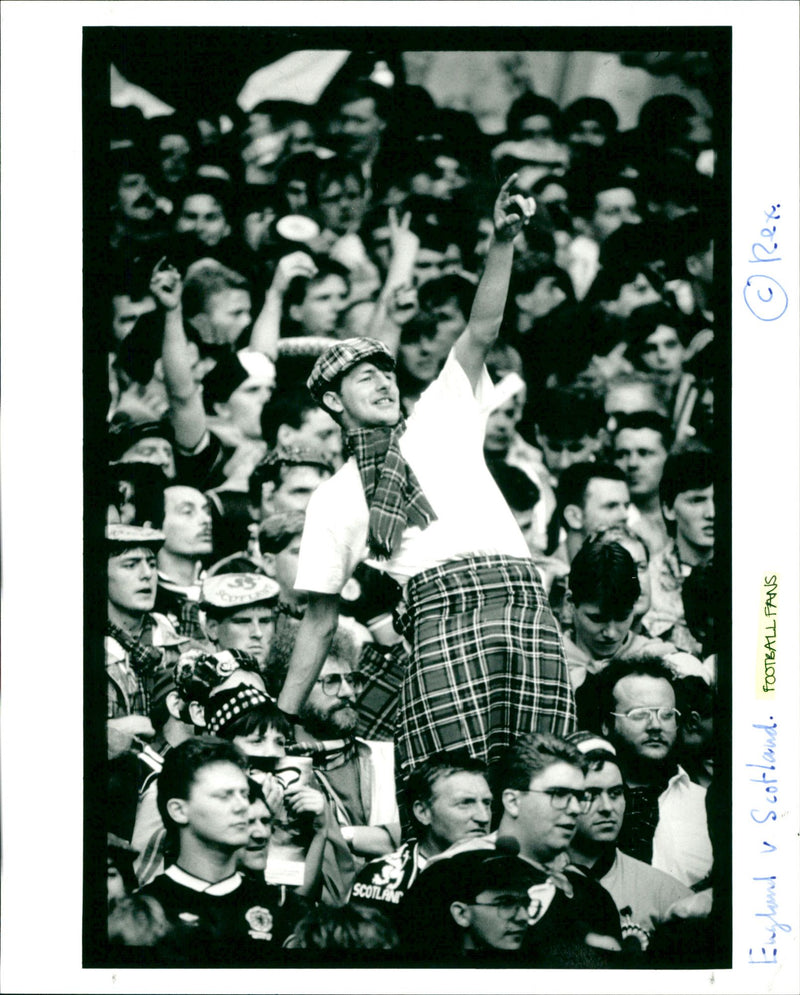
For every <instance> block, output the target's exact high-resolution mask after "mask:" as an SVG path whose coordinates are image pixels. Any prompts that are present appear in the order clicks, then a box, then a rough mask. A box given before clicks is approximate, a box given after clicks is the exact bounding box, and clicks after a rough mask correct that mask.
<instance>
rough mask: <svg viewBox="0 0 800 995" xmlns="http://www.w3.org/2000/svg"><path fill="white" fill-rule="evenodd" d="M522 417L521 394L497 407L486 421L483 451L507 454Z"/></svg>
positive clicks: (497, 454)
mask: <svg viewBox="0 0 800 995" xmlns="http://www.w3.org/2000/svg"><path fill="white" fill-rule="evenodd" d="M521 417H522V398H521V397H520V396H519V394H515V395H514V397H512V398H509V400H508V401H506V403H505V404H503V405H502V406H501V407H499V408H495V410H494V411H492V412H491V414H490V415H489V418H488V419H487V421H486V434H485V436H484V438H483V451H484V452H485V453H490V454H491V455H492V456H505V455H506V453H508V450H509V449H510V448H511V443H512V441H513V439H514V434H515V433H516V431H517V425H518V423H519V420H520V418H521Z"/></svg>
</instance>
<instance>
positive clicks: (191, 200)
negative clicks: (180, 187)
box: [175, 193, 231, 248]
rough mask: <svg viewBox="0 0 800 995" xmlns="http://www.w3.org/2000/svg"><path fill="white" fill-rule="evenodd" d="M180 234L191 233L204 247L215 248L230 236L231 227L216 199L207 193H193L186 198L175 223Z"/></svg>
mask: <svg viewBox="0 0 800 995" xmlns="http://www.w3.org/2000/svg"><path fill="white" fill-rule="evenodd" d="M175 231H176V232H177V233H178V234H179V235H182V234H185V233H187V232H191V233H192V234H193V235H194V236H195V237H196V238H197V240H198V242H201V243H202V244H203V245H207V246H208V247H209V248H213V247H214V246H215V245H219V243H220V242H221V241H222V240H223V238H225V236H226V235H230V231H231V226H230V225H229V224H228V220H227V218H226V217H225V212H224V211H223V210H222V204H220V202H219V201H218V200H217V198H216V197H212V196H211V194H207V193H193V194H190V195H189V196H188V197H186V198H185V199H184V201H183V205H182V207H181V213H180V214H179V215H178V217H177V220H176V221H175Z"/></svg>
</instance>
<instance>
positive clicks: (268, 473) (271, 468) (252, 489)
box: [247, 448, 333, 508]
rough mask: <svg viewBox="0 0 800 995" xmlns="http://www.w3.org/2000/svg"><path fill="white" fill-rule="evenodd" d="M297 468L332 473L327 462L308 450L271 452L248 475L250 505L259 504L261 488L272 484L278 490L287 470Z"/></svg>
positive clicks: (293, 449) (256, 505)
mask: <svg viewBox="0 0 800 995" xmlns="http://www.w3.org/2000/svg"><path fill="white" fill-rule="evenodd" d="M298 466H312V467H315V468H316V469H317V470H319V472H320V473H326V472H327V473H329V474H330V473H333V467H332V466H331V465H330V464H329V463H328V461H327V460H326V459H324V457H322V456H321V455H320V454H319V453H316V452H312V451H311V450H310V449H296V448H292V449H285V450H281V449H278V450H273V451H272V452H271V453H268V454H267V456H266V457H265V458H264V459H263V460H261V462H260V463H259V464H258V465H257V466H256V468H255V470H253V472H252V473H251V474H250V478H249V480H248V482H247V495H248V498H249V500H250V504H251V505H252V506H253V507H256V508H257V507H258V506H259V505H260V504H261V488H262V487H263V486H264V484H274V485H275V487H276V489H277V488H279V487H280V486H281V484H282V483H283V481H284V480H285V477H286V472H287V470H292V469H294V468H295V467H298Z"/></svg>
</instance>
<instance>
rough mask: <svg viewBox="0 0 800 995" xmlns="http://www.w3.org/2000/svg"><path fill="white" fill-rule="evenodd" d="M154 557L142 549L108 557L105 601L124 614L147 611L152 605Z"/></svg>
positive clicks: (127, 550) (153, 598)
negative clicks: (106, 596)
mask: <svg viewBox="0 0 800 995" xmlns="http://www.w3.org/2000/svg"><path fill="white" fill-rule="evenodd" d="M157 583H158V576H157V573H156V554H155V553H154V552H153V550H152V549H147V548H145V547H142V548H138V549H126V550H125V552H123V553H120V554H119V555H118V556H109V558H108V600H109V603H110V604H112V605H113V606H114V607H115V608H118V609H121V610H122V611H124V612H128V613H134V614H136V613H139V612H149V611H152V610H153V606H154V605H155V603H156V585H157Z"/></svg>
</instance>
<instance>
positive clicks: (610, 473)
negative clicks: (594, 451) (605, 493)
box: [556, 463, 627, 514]
mask: <svg viewBox="0 0 800 995" xmlns="http://www.w3.org/2000/svg"><path fill="white" fill-rule="evenodd" d="M592 480H617V481H619V482H620V483H623V484H626V483H627V480H626V478H625V474H624V473H623V472H622V470H620V468H619V467H618V466H614V465H613V464H612V463H573V464H572V466H568V467H567V468H566V469H565V470H564V471H563V473H562V474H561V476H560V477H559V480H558V490H557V492H556V498H557V501H558V507H559V509H560V510H561V513H562V514H563V512H564V509H565V508H566V507H567V505H569V504H574V505H577V506H578V507H579V508H582V507H583V503H584V500H585V498H586V490H587V488H588V486H589V483H590V482H591V481H592Z"/></svg>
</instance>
